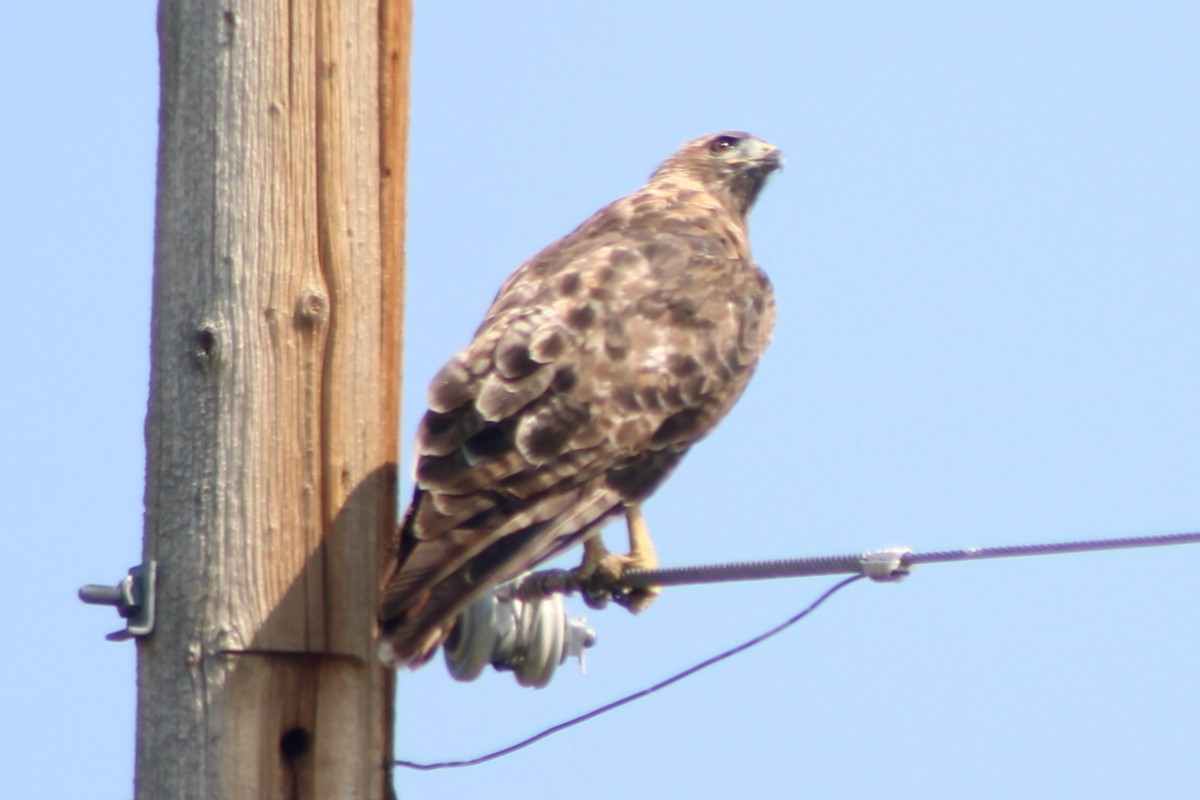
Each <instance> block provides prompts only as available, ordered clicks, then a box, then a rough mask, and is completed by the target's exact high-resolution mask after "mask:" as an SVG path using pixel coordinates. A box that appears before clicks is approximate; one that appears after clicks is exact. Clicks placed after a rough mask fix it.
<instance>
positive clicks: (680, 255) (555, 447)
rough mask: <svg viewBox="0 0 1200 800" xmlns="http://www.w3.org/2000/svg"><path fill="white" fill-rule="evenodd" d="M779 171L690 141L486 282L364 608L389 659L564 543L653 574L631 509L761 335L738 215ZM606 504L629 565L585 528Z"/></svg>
mask: <svg viewBox="0 0 1200 800" xmlns="http://www.w3.org/2000/svg"><path fill="white" fill-rule="evenodd" d="M782 163H783V158H782V155H781V154H780V152H779V151H778V150H777V149H776V148H775V147H774V146H773V145H770V144H768V143H767V142H764V141H762V140H761V139H756V138H754V137H753V136H750V135H749V134H746V133H741V132H726V133H719V134H714V135H711V136H704V137H702V138H699V139H694V140H692V141H690V142H688V143H687V144H685V145H684V146H683V147H682V148H681V149H680V150H679V152H677V153H676V154H675V155H673V156H671V157H670V158H668V159H667V160H666V161H664V162H663V163H662V165H661V166H659V167H658V169H656V170H655V171H654V174H652V175H651V176H650V180H649V182H648V183H647V184H646V185H645V186H643V187H642V188H641V189H638V190H637V191H636V192H634V193H633V194H631V195H629V196H628V197H624V198H622V199H620V200H617V201H616V202H614V203H612V204H610V205H608V206H605V207H604V208H602V209H601V210H600V211H598V212H597V213H596V214H594V215H593V216H592V217H591V218H590V219H588V220H587V221H586V222H584V223H583V224H582V225H580V226H579V227H578V228H576V229H575V230H574V231H572V232H571V233H569V234H567V235H566V236H565V237H563V238H562V239H559V240H558V241H557V242H554V243H553V244H551V245H550V246H549V247H547V248H546V249H545V250H543V251H542V252H540V253H538V254H537V255H536V256H534V257H533V258H531V259H530V260H529V261H526V262H525V263H524V264H522V265H521V266H520V267H518V268H517V270H516V272H514V273H513V274H512V276H511V277H510V278H509V279H508V280H507V281H506V282H505V284H504V286H502V287H501V289H500V293H499V294H498V295H497V296H496V299H495V301H494V302H493V303H492V306H491V308H490V309H489V310H488V312H487V317H486V318H485V319H484V321H483V324H482V325H481V326H480V327H479V330H478V331H476V333H475V338H474V340H473V341H472V342H471V343H470V344H469V345H467V347H466V348H465V349H464V350H462V351H461V352H460V353H458V354H457V355H456V356H454V358H452V359H451V360H450V363H448V364H447V365H446V366H445V367H444V368H443V369H442V370H441V372H439V373H438V374H437V376H436V377H435V378H434V379H433V383H432V385H431V386H430V387H429V410H428V412H426V414H425V417H424V419H423V420H422V421H421V425H420V428H419V430H418V432H417V441H416V451H417V466H416V491H415V492H414V494H413V499H412V504H411V505H410V506H409V508H408V511H407V512H406V514H405V516H404V522H403V524H402V527H401V530H400V539H399V551H398V560H397V563H396V566H395V569H394V571H393V572H392V574H391V577H390V578H389V579H388V582H387V584H386V585H385V588H384V593H383V602H382V605H381V607H380V612H379V621H380V628H381V632H382V634H383V637H384V639H385V640H386V641H387V642H388V643H389V644H390V652H389V653H387V654H388V655H390V656H392V657H394V660H395V661H396V662H398V663H401V664H405V663H407V664H418V663H421V662H423V661H424V660H426V659H427V658H428V657H429V655H430V654H431V653H432V652H433V651H434V650H435V649H436V647H437V646H438V645H439V644H440V643H441V642H442V640H444V639H445V637H446V635H447V634H448V633H449V630H450V627H451V625H452V624H453V622H454V619H455V617H456V615H457V614H458V612H459V611H461V610H462V609H463V608H464V607H465V606H466V605H467V604H468V603H470V602H471V601H472V600H474V599H475V598H476V597H477V596H478V595H479V594H481V593H482V592H484V591H485V590H487V589H489V588H491V587H493V586H495V585H497V584H499V583H502V582H504V581H506V580H509V579H511V578H513V577H515V576H516V575H519V574H520V573H522V572H524V571H525V570H528V569H529V568H531V567H532V566H533V565H535V564H538V563H540V562H542V561H544V560H546V559H548V558H550V557H551V556H554V555H556V554H557V553H560V552H562V551H563V550H565V549H566V548H568V547H570V546H572V545H574V544H577V543H580V542H586V543H587V545H586V546H585V558H584V566H583V567H582V570H583V572H584V574H585V575H591V574H593V573H595V572H596V571H597V570H599V571H600V572H601V573H603V574H605V575H607V576H608V577H609V578H610V580H611V579H613V578H615V577H617V576H619V574H620V572H621V570H622V569H624V568H626V567H629V566H638V567H647V568H648V567H653V566H654V565H655V564H656V563H657V561H656V559H655V556H654V550H653V547H652V545H651V544H650V539H649V535H648V534H647V532H646V527H645V523H644V522H643V521H642V517H641V513H640V511H639V505H640V503H641V502H642V501H643V500H645V499H646V498H647V497H649V496H650V494H651V493H652V492H653V491H654V490H655V489H656V488H657V487H658V486H659V484H661V483H662V481H663V480H664V479H665V478H666V477H667V476H668V475H669V474H670V473H671V471H672V470H673V469H674V468H675V466H676V465H677V464H678V463H679V461H680V459H681V458H683V455H684V454H685V453H686V452H687V451H688V449H689V448H690V447H691V446H692V445H693V444H695V443H696V442H697V441H698V440H699V439H701V438H702V437H703V436H704V435H705V434H707V433H708V432H709V431H711V430H712V429H713V427H714V426H715V425H716V424H717V422H718V421H720V419H721V418H722V417H724V416H725V414H726V413H727V412H728V411H729V409H730V407H731V406H732V405H733V404H734V402H735V401H736V400H737V398H738V396H739V395H741V393H742V390H743V389H745V387H746V382H747V381H748V380H749V379H750V374H751V373H752V372H753V370H754V366H755V364H756V363H757V362H758V359H759V357H760V356H761V355H762V353H763V350H764V349H765V348H766V346H767V341H768V340H769V338H770V335H771V328H772V325H773V324H774V321H775V303H774V299H773V296H772V292H771V285H770V282H769V281H768V280H767V276H766V275H765V274H764V273H763V272H762V270H760V269H759V268H758V266H757V265H756V264H755V263H754V261H753V259H752V258H751V255H750V242H749V239H748V238H747V228H746V218H747V215H748V214H749V213H750V208H751V206H753V205H754V201H755V199H756V198H757V197H758V194H759V191H760V190H761V189H762V187H763V185H764V184H765V182H766V180H767V178H768V177H769V176H770V174H771V173H772V172H774V171H775V170H776V169H778V168H779V167H780V166H781V165H782ZM622 512H624V513H625V514H626V516H627V519H628V524H629V538H630V554H629V555H628V556H610V555H609V554H608V553H607V551H605V550H604V549H603V545H602V544H601V543H600V538H599V536H597V535H596V534H597V533H598V531H599V530H600V528H601V526H602V525H603V524H604V523H605V522H607V521H608V520H609V519H611V518H612V517H614V516H616V515H617V514H620V513H622ZM654 594H655V592H653V591H650V592H642V593H633V596H632V597H627V598H625V599H626V601H627V602H628V603H629V604H630V605H631V607H632V608H634V609H637V608H640V607H644V605H646V604H647V603H648V602H649V600H650V599H651V597H652V596H653V595H654ZM384 650H385V651H387V648H384Z"/></svg>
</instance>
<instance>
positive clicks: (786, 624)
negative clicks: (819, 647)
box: [393, 575, 864, 770]
mask: <svg viewBox="0 0 1200 800" xmlns="http://www.w3.org/2000/svg"><path fill="white" fill-rule="evenodd" d="M863 577H864V576H862V575H854V576H852V577H849V578H846V579H844V580H841V581H838V582H837V583H835V584H834V585H833V586H831V587H829V588H828V589H826V590H825V591H824V592H823V593H822V594H821V595H820V596H819V597H818V598H817V599H816V600H814V601H812V603H810V604H809V605H808V607H807V608H805V609H804V610H803V611H800V612H798V613H796V614H793V615H792V616H791V617H789V618H788V619H786V620H784V621H783V622H781V623H779V624H778V625H776V626H775V627H774V628H771V629H770V630H768V631H764V632H763V633H760V634H759V635H758V636H755V637H754V638H753V639H749V640H747V641H745V642H742V643H741V644H739V645H737V646H736V647H731V648H729V649H728V650H725V651H724V652H721V653H718V654H717V655H715V656H712V657H711V658H706V659H705V660H704V661H701V662H700V663H699V664H696V665H694V666H691V667H688V668H687V669H685V670H683V671H682V672H677V673H676V674H674V675H672V676H671V677H669V678H667V679H665V680H662V681H659V682H658V683H656V684H654V685H652V686H647V687H646V688H645V689H641V690H640V691H637V692H634V693H633V694H629V695H626V696H625V697H622V698H620V699H619V700H614V701H613V702H611V703H608V704H606V705H602V706H600V707H599V708H596V709H593V710H591V711H589V712H587V713H586V714H580V715H579V716H577V717H572V718H571V719H569V720H567V721H565V722H560V723H558V724H557V725H553V726H551V727H549V728H546V729H545V730H543V731H542V732H541V733H537V734H534V735H533V736H530V737H529V738H527V739H522V740H521V741H519V742H517V743H516V744H512V745H509V746H508V747H504V748H501V749H500V750H495V751H493V752H491V753H488V754H486V755H482V756H479V757H478V758H468V759H465V760H463V761H437V762H433V763H430V764H422V763H419V762H416V761H403V760H396V761H395V762H393V763H395V765H396V766H398V767H407V768H409V769H417V770H435V769H448V768H450V767H473V766H475V765H476V764H483V763H485V762H488V761H492V760H494V759H497V758H500V757H502V756H506V755H508V754H509V753H515V752H516V751H517V750H522V749H524V748H526V747H528V746H529V745H531V744H534V743H535V742H539V741H541V740H542V739H545V738H546V737H547V736H552V735H553V734H556V733H558V732H559V731H564V730H566V729H567V728H572V727H574V726H576V725H578V724H580V723H582V722H587V721H588V720H589V719H592V718H594V717H598V716H600V715H601V714H604V713H607V712H609V711H612V710H613V709H614V708H620V707H621V706H623V705H625V704H627V703H632V702H633V701H634V700H640V699H641V698H643V697H645V696H646V695H650V694H654V693H655V692H657V691H659V690H660V689H665V688H667V687H668V686H670V685H671V684H673V683H677V682H679V681H681V680H683V679H684V678H686V677H688V676H689V675H694V674H695V673H697V672H699V671H700V670H702V669H705V668H706V667H711V666H712V665H713V664H716V663H718V662H720V661H724V660H725V659H727V658H730V657H731V656H735V655H737V654H738V653H741V652H742V651H744V650H748V649H749V648H751V647H753V646H754V645H756V644H759V643H761V642H764V641H766V640H767V639H770V638H771V637H772V636H775V635H776V634H779V633H782V632H783V631H785V630H786V629H788V628H790V627H791V626H792V625H795V624H796V623H797V622H799V621H800V620H802V619H804V618H805V617H807V616H808V615H809V614H811V613H812V612H814V611H816V610H817V608H819V607H820V605H821V604H822V603H824V602H825V601H826V600H828V599H829V598H831V597H833V596H834V595H835V594H837V592H838V591H839V590H841V589H843V588H845V587H847V586H849V585H850V584H852V583H854V582H855V581H858V580H862V578H863Z"/></svg>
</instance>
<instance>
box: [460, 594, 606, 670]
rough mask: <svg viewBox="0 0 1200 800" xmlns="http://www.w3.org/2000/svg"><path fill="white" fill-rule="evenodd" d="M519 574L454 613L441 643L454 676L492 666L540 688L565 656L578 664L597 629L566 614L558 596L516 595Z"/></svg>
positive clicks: (593, 638) (582, 620)
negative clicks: (450, 628) (527, 596)
mask: <svg viewBox="0 0 1200 800" xmlns="http://www.w3.org/2000/svg"><path fill="white" fill-rule="evenodd" d="M523 577H524V576H520V577H518V578H516V579H515V580H512V581H509V582H508V583H505V584H502V585H501V586H498V587H496V588H495V589H493V590H492V591H490V592H488V593H487V594H484V595H483V596H481V597H480V598H479V599H478V600H476V601H475V602H474V603H472V604H471V605H470V606H468V607H467V608H466V610H464V611H463V612H462V613H461V614H460V615H459V617H458V620H457V621H456V622H455V625H454V629H453V630H452V631H451V633H450V636H449V638H447V639H446V644H445V647H444V653H445V657H446V667H447V669H449V670H450V674H451V675H452V676H453V677H454V678H455V679H456V680H460V681H471V680H475V679H476V678H478V677H479V675H480V673H482V672H483V669H484V667H486V666H487V665H488V664H491V665H492V666H493V667H494V668H495V669H497V670H500V671H508V672H512V673H513V674H514V677H516V679H517V683H519V684H521V685H522V686H533V687H535V688H538V689H540V688H541V687H543V686H545V685H546V684H548V683H549V682H550V679H551V678H553V677H554V672H555V670H556V669H558V665H559V664H562V663H563V662H565V661H566V660H567V659H568V658H569V657H571V656H574V657H576V658H578V659H579V661H580V665H581V667H582V665H583V654H584V651H585V650H586V649H587V648H589V647H591V646H592V645H593V644H595V643H596V632H595V631H593V630H592V629H591V628H589V627H588V626H587V622H586V620H584V619H582V618H577V619H570V618H568V617H567V608H566V605H565V604H564V603H563V598H562V595H558V594H554V595H550V596H547V597H540V598H533V599H526V598H523V597H520V596H519V595H518V594H517V593H516V586H517V584H518V583H519V582H520V580H521V578H523Z"/></svg>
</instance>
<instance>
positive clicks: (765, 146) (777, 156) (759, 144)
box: [741, 139, 787, 172]
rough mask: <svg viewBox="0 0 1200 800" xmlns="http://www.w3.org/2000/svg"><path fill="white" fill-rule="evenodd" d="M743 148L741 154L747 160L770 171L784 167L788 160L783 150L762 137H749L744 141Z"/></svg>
mask: <svg viewBox="0 0 1200 800" xmlns="http://www.w3.org/2000/svg"><path fill="white" fill-rule="evenodd" d="M741 149H742V153H741V155H742V157H743V158H744V159H745V160H746V161H748V162H750V163H752V164H756V165H758V166H760V167H762V168H763V169H765V170H766V171H768V172H774V171H775V170H777V169H783V165H784V163H785V162H786V160H787V159H785V158H784V157H783V151H782V150H780V149H779V148H778V147H776V146H775V145H773V144H771V143H770V142H764V141H762V140H761V139H747V140H745V141H743V142H742V147H741Z"/></svg>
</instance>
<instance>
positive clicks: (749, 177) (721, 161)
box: [651, 131, 783, 217]
mask: <svg viewBox="0 0 1200 800" xmlns="http://www.w3.org/2000/svg"><path fill="white" fill-rule="evenodd" d="M782 166H783V153H781V152H780V151H779V148H778V147H776V146H775V145H773V144H771V143H770V142H764V141H763V140H762V139H758V138H755V137H753V136H751V135H750V134H748V133H745V132H743V131H722V132H721V133H713V134H709V135H708V136H701V137H700V138H699V139H692V140H691V141H690V142H687V143H686V144H684V145H683V147H681V148H680V149H679V152H678V153H676V154H675V155H673V156H671V157H670V158H668V159H667V160H666V161H664V162H663V163H662V164H661V165H659V167H658V169H656V170H655V171H654V174H653V175H652V176H651V180H669V179H671V178H672V177H676V176H686V177H688V178H691V179H693V180H698V181H700V182H701V183H703V184H704V185H705V187H706V188H708V190H709V191H711V192H712V193H713V194H715V195H718V196H719V197H721V198H722V199H723V200H724V201H725V202H726V204H727V206H728V208H729V209H730V210H731V211H733V212H734V213H736V214H738V215H740V216H742V217H745V215H746V214H748V213H749V212H750V208H751V207H752V206H753V205H754V201H755V200H756V199H757V198H758V193H759V192H760V191H761V190H762V187H763V185H764V184H766V182H767V178H769V177H770V176H771V173H772V172H774V171H775V170H777V169H780V168H781V167H782Z"/></svg>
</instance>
